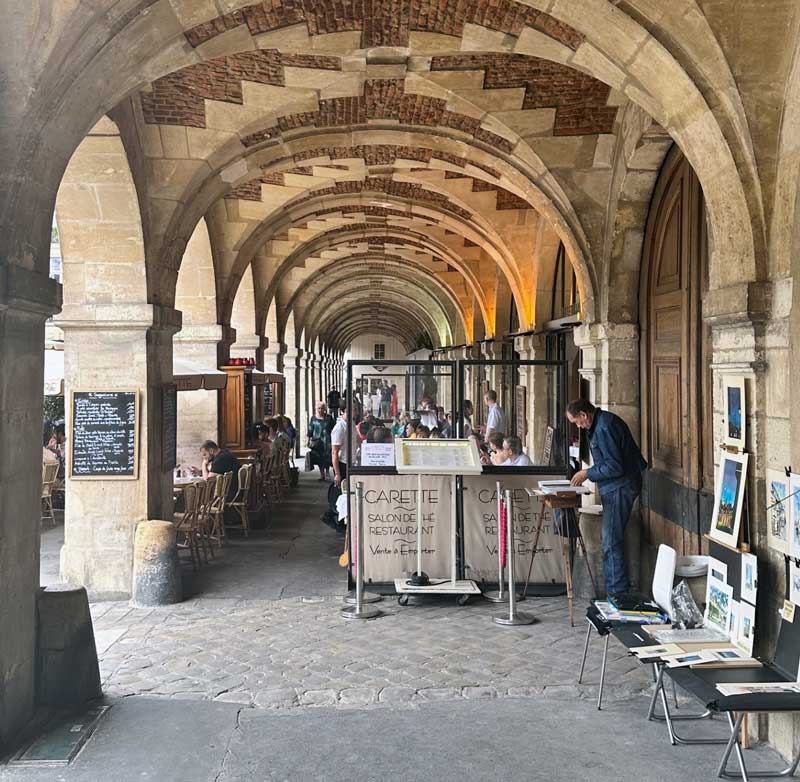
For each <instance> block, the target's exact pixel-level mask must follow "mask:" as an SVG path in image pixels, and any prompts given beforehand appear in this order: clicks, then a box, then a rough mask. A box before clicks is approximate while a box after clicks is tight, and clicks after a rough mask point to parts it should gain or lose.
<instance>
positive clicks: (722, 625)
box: [703, 578, 733, 634]
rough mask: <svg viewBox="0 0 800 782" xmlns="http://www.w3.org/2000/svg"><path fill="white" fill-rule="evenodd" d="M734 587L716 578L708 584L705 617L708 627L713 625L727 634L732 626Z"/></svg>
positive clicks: (711, 579)
mask: <svg viewBox="0 0 800 782" xmlns="http://www.w3.org/2000/svg"><path fill="white" fill-rule="evenodd" d="M732 603H733V587H732V586H729V585H728V584H723V583H722V582H721V581H717V580H716V579H714V578H710V579H708V583H707V584H706V612H705V616H704V617H703V619H704V620H705V621H704V624H705V625H706V627H708V626H709V625H713V626H714V627H715V628H716V629H717V630H720V631H721V632H723V633H725V634H727V633H728V632H729V631H730V626H731V609H732Z"/></svg>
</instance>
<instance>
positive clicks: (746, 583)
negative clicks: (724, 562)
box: [739, 554, 758, 605]
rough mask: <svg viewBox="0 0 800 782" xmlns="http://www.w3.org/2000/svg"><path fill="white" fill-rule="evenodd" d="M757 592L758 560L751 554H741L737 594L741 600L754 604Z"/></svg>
mask: <svg viewBox="0 0 800 782" xmlns="http://www.w3.org/2000/svg"><path fill="white" fill-rule="evenodd" d="M757 591H758V560H757V559H756V557H755V555H753V554H742V579H741V585H740V589H739V593H740V595H741V597H742V600H746V601H747V602H748V603H750V604H751V605H755V604H756V594H757Z"/></svg>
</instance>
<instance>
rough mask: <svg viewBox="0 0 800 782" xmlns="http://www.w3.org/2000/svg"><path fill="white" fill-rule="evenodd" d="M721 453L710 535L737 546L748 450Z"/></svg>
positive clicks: (734, 546) (728, 544)
mask: <svg viewBox="0 0 800 782" xmlns="http://www.w3.org/2000/svg"><path fill="white" fill-rule="evenodd" d="M720 457H721V458H720V463H719V474H718V477H717V493H716V496H715V498H714V514H713V516H712V517H711V532H710V535H711V537H712V538H714V540H717V541H719V542H720V543H724V544H725V545H726V546H732V547H733V548H736V547H737V546H738V545H739V525H740V523H741V520H742V505H743V504H744V487H745V483H746V481H747V454H746V453H729V452H728V451H724V450H723V451H722V452H721V454H720Z"/></svg>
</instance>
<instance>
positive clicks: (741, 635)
mask: <svg viewBox="0 0 800 782" xmlns="http://www.w3.org/2000/svg"><path fill="white" fill-rule="evenodd" d="M755 631H756V609H755V606H751V605H750V604H749V603H745V602H744V601H742V602H741V603H740V604H739V626H738V632H737V636H736V645H737V646H738V647H739V648H740V649H744V650H745V651H746V652H747V654H748V655H750V656H751V657H752V656H753V640H754V638H755Z"/></svg>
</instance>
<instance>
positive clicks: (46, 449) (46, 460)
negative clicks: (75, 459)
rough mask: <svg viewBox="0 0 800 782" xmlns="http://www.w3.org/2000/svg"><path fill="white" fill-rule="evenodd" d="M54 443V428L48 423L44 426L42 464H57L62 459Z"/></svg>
mask: <svg viewBox="0 0 800 782" xmlns="http://www.w3.org/2000/svg"><path fill="white" fill-rule="evenodd" d="M54 444H55V437H54V435H53V429H52V427H51V426H50V425H49V424H48V425H46V426H45V427H44V435H43V436H42V464H57V463H58V462H59V461H60V460H59V458H58V456H57V455H56V453H55V452H54V451H53V445H54Z"/></svg>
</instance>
